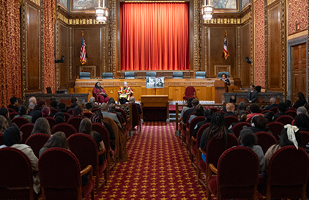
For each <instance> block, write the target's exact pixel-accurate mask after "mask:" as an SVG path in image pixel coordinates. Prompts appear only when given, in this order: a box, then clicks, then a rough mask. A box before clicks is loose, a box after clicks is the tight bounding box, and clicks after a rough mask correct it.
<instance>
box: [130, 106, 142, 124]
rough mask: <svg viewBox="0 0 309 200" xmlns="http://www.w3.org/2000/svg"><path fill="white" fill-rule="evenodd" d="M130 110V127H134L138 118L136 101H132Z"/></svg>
mask: <svg viewBox="0 0 309 200" xmlns="http://www.w3.org/2000/svg"><path fill="white" fill-rule="evenodd" d="M130 112H132V128H134V127H135V126H137V125H138V123H139V120H140V116H139V113H138V108H137V105H136V103H132V111H131V110H130Z"/></svg>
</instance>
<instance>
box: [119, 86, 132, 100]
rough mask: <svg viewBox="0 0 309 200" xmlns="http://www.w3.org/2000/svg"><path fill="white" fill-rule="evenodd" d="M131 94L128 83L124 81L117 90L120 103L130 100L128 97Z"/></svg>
mask: <svg viewBox="0 0 309 200" xmlns="http://www.w3.org/2000/svg"><path fill="white" fill-rule="evenodd" d="M132 95H133V90H132V89H131V88H130V87H128V83H127V82H124V83H123V87H120V89H119V91H118V99H119V102H120V103H121V104H125V103H126V102H127V101H129V100H130V97H131V96H132Z"/></svg>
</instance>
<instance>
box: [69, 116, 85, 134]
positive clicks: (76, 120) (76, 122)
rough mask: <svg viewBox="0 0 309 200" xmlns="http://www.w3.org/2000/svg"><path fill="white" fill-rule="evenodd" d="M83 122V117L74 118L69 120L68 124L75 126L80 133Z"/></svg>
mask: <svg viewBox="0 0 309 200" xmlns="http://www.w3.org/2000/svg"><path fill="white" fill-rule="evenodd" d="M82 120H83V118H81V117H72V118H70V119H69V120H68V124H71V125H72V126H74V128H75V129H76V130H77V131H78V130H79V125H80V122H81V121H82Z"/></svg>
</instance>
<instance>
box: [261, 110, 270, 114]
mask: <svg viewBox="0 0 309 200" xmlns="http://www.w3.org/2000/svg"><path fill="white" fill-rule="evenodd" d="M268 112H271V111H270V110H264V111H262V114H265V113H268Z"/></svg>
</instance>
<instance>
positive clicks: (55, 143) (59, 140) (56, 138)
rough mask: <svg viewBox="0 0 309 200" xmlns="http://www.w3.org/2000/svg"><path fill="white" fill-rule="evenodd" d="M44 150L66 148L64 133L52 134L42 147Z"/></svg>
mask: <svg viewBox="0 0 309 200" xmlns="http://www.w3.org/2000/svg"><path fill="white" fill-rule="evenodd" d="M43 147H45V148H46V149H50V148H53V147H60V148H65V149H67V148H68V142H67V137H66V136H65V134H64V132H61V131H58V132H56V133H54V134H53V135H52V136H51V137H50V138H49V139H48V140H47V142H46V144H45V145H44V146H43Z"/></svg>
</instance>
